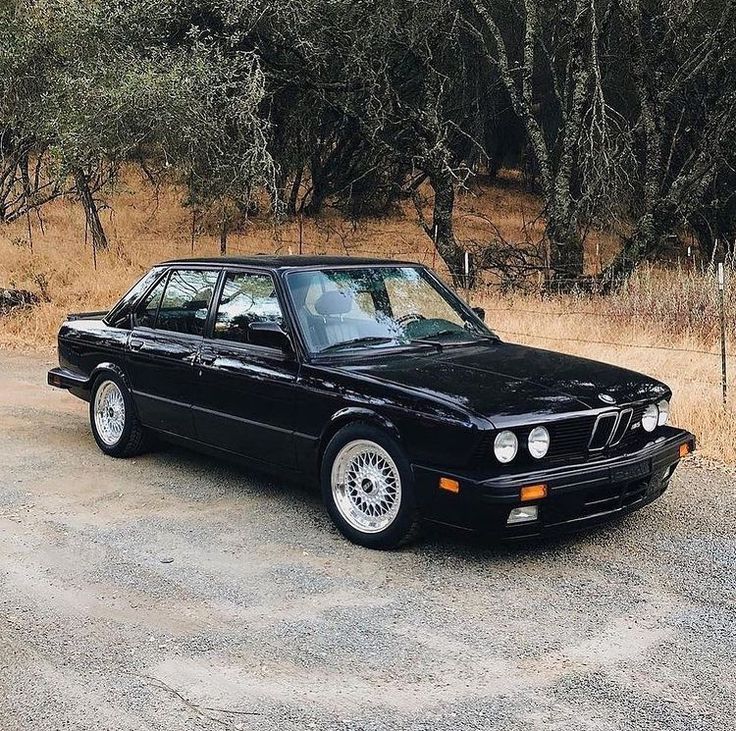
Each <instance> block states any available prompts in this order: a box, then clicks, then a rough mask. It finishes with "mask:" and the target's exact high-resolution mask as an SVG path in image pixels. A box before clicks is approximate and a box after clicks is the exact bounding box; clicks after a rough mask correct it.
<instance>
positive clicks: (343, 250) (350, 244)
mask: <svg viewBox="0 0 736 731" xmlns="http://www.w3.org/2000/svg"><path fill="white" fill-rule="evenodd" d="M262 233H266V232H265V230H264V231H262ZM353 233H354V232H353V231H348V230H345V231H343V230H342V229H340V230H338V229H334V230H332V229H329V230H328V229H325V230H324V231H319V234H320V238H321V239H322V240H321V241H320V242H319V243H317V242H315V241H314V240H308V239H307V238H306V236H305V233H304V232H303V231H299V230H298V229H291V230H289V231H283V230H282V231H281V232H280V233H279V234H278V235H274V236H273V237H272V238H271V240H270V241H268V243H266V241H265V240H264V239H265V237H264V238H263V239H261V241H262V242H263V244H264V247H265V248H266V249H268V250H267V251H266V250H264V251H259V250H257V249H258V246H257V245H255V244H254V242H253V241H248V240H247V239H246V240H243V239H242V237H241V236H238V235H237V234H235V235H233V236H232V237H230V238H229V239H228V246H227V249H228V251H227V253H228V254H229V255H251V256H252V255H253V254H256V253H263V254H272V255H273V254H276V255H284V254H312V255H327V254H332V255H335V254H343V255H346V256H354V257H374V258H378V259H385V258H387V256H388V257H390V258H391V259H395V260H409V261H415V262H417V263H420V264H423V265H425V266H428V267H430V268H432V269H433V270H435V271H436V272H437V273H438V274H439V275H440V276H442V277H443V278H445V280H446V281H448V282H449V283H452V282H453V281H454V283H455V285H456V290H457V292H458V294H459V295H460V296H461V297H462V298H463V299H465V300H466V301H468V302H471V300H477V299H478V298H481V299H482V298H483V295H484V290H486V291H485V294H486V295H487V294H488V290H492V291H493V294H494V295H495V296H507V295H508V291H507V288H506V286H505V285H504V284H503V283H500V282H499V283H493V282H488V281H485V282H483V284H482V287H481V288H479V287H472V288H471V287H470V286H463V285H467V284H469V283H470V282H471V281H472V278H473V277H471V274H472V272H471V266H472V255H471V254H470V253H469V252H467V253H466V254H465V256H464V262H463V264H464V266H463V267H462V269H461V270H460V271H455V272H454V276H453V272H452V271H450V270H449V269H448V268H447V267H446V265H445V263H444V262H443V260H442V259H441V258H440V257H439V255H438V253H437V249H436V247H435V246H434V245H433V243H432V242H430V241H427V242H426V243H425V242H424V241H419V240H417V241H407V240H406V239H405V238H404V237H403V236H401V234H402V233H403V231H402V230H399V229H397V230H396V231H395V232H392V231H390V230H388V229H383V228H382V229H381V230H380V233H381V234H382V235H385V234H390V233H395V234H396V235H397V238H398V239H399V244H400V246H398V247H397V248H391V250H390V251H387V249H386V248H374V247H372V246H370V245H367V246H366V245H364V244H362V243H357V242H355V239H354V237H352V234H353ZM177 239H178V237H177ZM351 239H352V240H351ZM148 243H149V242H146V244H147V245H148ZM151 243H153V242H151ZM155 244H159V242H158V241H156V242H155ZM203 244H204V245H203ZM160 245H161V246H162V248H163V246H164V245H165V246H166V248H168V249H169V251H171V248H175V249H176V250H177V251H181V252H182V253H190V254H194V255H196V254H197V253H200V252H203V249H208V250H209V249H211V248H212V247H213V246H216V245H217V241H216V237H214V236H201V235H197V236H196V237H194V236H192V237H191V238H190V237H187V238H186V239H183V240H179V239H178V240H176V241H168V242H163V241H161V242H160ZM543 274H544V273H543V272H539V276H540V281H541V279H542V278H543ZM714 281H715V280H714ZM458 282H459V283H460V286H459V287H458V286H457V283H458ZM579 285H580V290H581V291H586V292H587V293H590V278H583V279H574V278H566V279H560V278H557V279H556V280H555V284H553V286H552V288H551V289H550V288H547V290H546V296H548V297H550V298H554V297H555V295H557V296H560V295H563V294H567V293H569V292H570V291H575V290H576V288H577V287H578V286H579ZM717 285H718V302H719V305H720V307H719V317H714V318H713V320H714V321H713V322H712V331H711V334H716V333H717V334H718V335H719V339H720V346H721V347H720V349H719V350H709V349H705V348H697V347H692V348H690V347H683V346H668V345H654V344H651V343H640V342H630V341H626V342H625V341H620V340H619V341H617V340H613V339H600V338H588V337H575V336H560V335H551V334H549V333H544V332H538V331H535V332H524V331H522V330H518V329H509V328H505V327H500V326H495V325H494V323H493V322H491V323H490V326H491V328H492V329H493V330H494V331H495V332H497V333H499V334H500V335H502V336H503V337H509V338H523V339H527V340H530V339H531V340H534V341H542V342H549V343H561V344H562V343H570V344H576V345H598V346H605V347H613V348H622V349H629V350H637V349H641V350H648V351H662V352H672V353H681V354H693V355H701V356H708V357H713V358H714V359H717V358H720V365H721V368H720V378H719V379H717V380H716V379H713V380H711V379H708V378H705V379H704V378H692V377H689V376H687V375H684V374H678V375H677V378H678V379H679V380H683V381H688V382H692V383H697V384H707V385H713V386H715V385H719V386H720V387H721V390H722V398H723V403H724V404H725V403H726V395H727V387H728V380H727V373H728V364H729V361H732V360H733V359H734V357H736V356H734V355H729V354H728V353H727V341H728V333H727V332H726V318H725V309H724V291H725V274H724V270H723V266H722V265H720V267H719V276H718V279H717ZM555 287H556V288H557V290H555ZM548 301H553V299H550V300H548ZM484 309H485V311H486V313H498V314H508V315H512V316H513V315H522V314H523V315H533V316H535V317H539V318H570V317H586V318H599V319H601V318H610V317H611V314H610V312H606V311H597V310H594V309H590V308H573V309H570V308H566V309H559V310H558V309H555V310H550V309H549V308H545V309H532V308H529V307H485V308H484ZM620 317H624V318H625V317H626V314H625V313H622V314H621V315H620ZM715 362H716V363H717V362H718V361H715ZM714 365H715V364H714Z"/></svg>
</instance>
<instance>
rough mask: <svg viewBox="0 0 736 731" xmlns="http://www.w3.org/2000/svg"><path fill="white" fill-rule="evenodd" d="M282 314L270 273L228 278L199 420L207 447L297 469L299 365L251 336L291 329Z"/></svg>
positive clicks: (209, 345)
mask: <svg viewBox="0 0 736 731" xmlns="http://www.w3.org/2000/svg"><path fill="white" fill-rule="evenodd" d="M282 313H283V310H282V307H281V303H280V302H279V297H278V295H277V292H276V288H275V284H274V280H273V278H272V276H271V274H270V273H269V272H266V271H244V270H242V269H241V270H233V271H227V272H225V274H224V277H223V282H222V284H221V287H220V294H219V297H218V301H217V302H216V305H215V312H214V317H213V325H212V329H211V332H210V333H209V336H208V337H207V338H206V339H205V340H204V342H203V344H202V348H201V350H200V353H199V356H198V358H197V363H198V368H197V388H196V391H195V397H194V420H195V426H196V430H197V435H198V438H199V439H200V440H201V441H203V442H206V443H208V444H212V445H214V446H217V447H220V448H223V449H227V450H229V451H231V452H235V453H237V454H239V455H243V456H246V457H249V458H251V459H256V460H259V461H262V462H268V463H271V464H277V465H280V466H283V467H292V466H293V465H294V462H295V459H294V447H293V437H292V432H293V428H294V426H293V424H294V411H295V410H296V409H298V408H299V404H298V403H297V398H298V396H297V389H296V386H295V384H296V378H297V374H298V370H299V366H298V361H297V359H296V357H295V356H294V355H293V354H290V353H284V352H283V351H281V350H279V349H276V348H270V347H264V346H263V345H256V344H255V343H253V342H251V334H250V333H249V329H248V328H249V326H250V325H251V324H252V323H254V322H278V323H279V324H281V325H282V326H283V324H284V318H283V314H282Z"/></svg>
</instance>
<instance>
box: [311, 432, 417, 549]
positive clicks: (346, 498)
mask: <svg viewBox="0 0 736 731" xmlns="http://www.w3.org/2000/svg"><path fill="white" fill-rule="evenodd" d="M321 477H322V480H321V481H322V496H323V498H324V501H325V505H326V506H327V511H328V512H329V514H330V517H331V518H332V520H333V521H334V523H335V525H336V526H337V527H338V529H339V530H340V532H341V533H342V534H343V535H344V536H345V537H346V538H348V539H350V540H351V541H353V543H357V544H359V545H361V546H366V547H367V548H378V549H388V548H395V547H397V546H398V545H400V544H402V543H406V542H408V541H409V540H411V538H413V537H414V535H415V534H416V532H417V530H418V526H419V520H418V513H417V508H416V500H415V497H414V480H413V475H412V471H411V466H410V464H409V461H408V460H407V458H406V456H405V455H404V452H403V450H402V449H401V446H400V445H399V444H398V443H397V442H396V441H395V440H394V439H392V438H391V437H390V436H388V435H387V434H385V433H384V432H382V431H381V430H380V429H377V428H376V427H374V426H371V425H369V424H351V425H349V426H346V427H344V428H343V429H341V430H340V431H339V432H337V434H335V436H334V437H333V438H332V439H331V440H330V443H329V444H328V445H327V449H326V450H325V453H324V456H323V459H322V475H321Z"/></svg>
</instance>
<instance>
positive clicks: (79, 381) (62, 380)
mask: <svg viewBox="0 0 736 731" xmlns="http://www.w3.org/2000/svg"><path fill="white" fill-rule="evenodd" d="M46 381H47V382H48V384H49V386H53V387H54V388H64V389H66V390H67V391H70V392H71V393H73V394H74V395H75V396H79V398H82V399H85V400H89V388H90V382H89V377H88V376H86V375H84V374H83V373H79V372H77V371H72V370H69V369H68V368H52V369H51V370H50V371H49V372H48V373H47V374H46Z"/></svg>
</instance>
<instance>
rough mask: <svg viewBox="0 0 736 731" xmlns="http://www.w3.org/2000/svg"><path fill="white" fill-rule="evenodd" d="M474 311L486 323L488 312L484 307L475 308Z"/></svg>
mask: <svg viewBox="0 0 736 731" xmlns="http://www.w3.org/2000/svg"><path fill="white" fill-rule="evenodd" d="M472 309H473V312H475V314H476V315H478V317H479V318H480V319H481V320H482V321H483V322H485V321H486V311H485V310H484V309H483V308H482V307H473V308H472Z"/></svg>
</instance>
